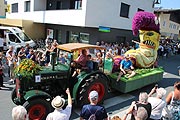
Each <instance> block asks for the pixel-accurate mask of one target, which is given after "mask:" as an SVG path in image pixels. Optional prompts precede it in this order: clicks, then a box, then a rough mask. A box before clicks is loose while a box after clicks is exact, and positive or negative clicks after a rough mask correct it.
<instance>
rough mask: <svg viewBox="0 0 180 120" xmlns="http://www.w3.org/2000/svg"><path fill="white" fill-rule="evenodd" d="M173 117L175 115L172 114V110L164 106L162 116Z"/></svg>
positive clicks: (168, 118) (164, 117)
mask: <svg viewBox="0 0 180 120" xmlns="http://www.w3.org/2000/svg"><path fill="white" fill-rule="evenodd" d="M172 117H173V115H172V114H171V111H170V110H169V109H168V108H167V106H166V107H164V108H163V110H162V118H163V119H167V120H171V119H172Z"/></svg>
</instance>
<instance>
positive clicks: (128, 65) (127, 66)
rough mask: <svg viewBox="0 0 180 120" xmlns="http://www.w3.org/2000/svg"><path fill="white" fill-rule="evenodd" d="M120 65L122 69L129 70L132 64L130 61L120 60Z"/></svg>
mask: <svg viewBox="0 0 180 120" xmlns="http://www.w3.org/2000/svg"><path fill="white" fill-rule="evenodd" d="M120 64H121V65H122V66H123V69H130V67H131V66H132V62H131V61H130V60H128V61H126V60H122V61H121V63H120Z"/></svg>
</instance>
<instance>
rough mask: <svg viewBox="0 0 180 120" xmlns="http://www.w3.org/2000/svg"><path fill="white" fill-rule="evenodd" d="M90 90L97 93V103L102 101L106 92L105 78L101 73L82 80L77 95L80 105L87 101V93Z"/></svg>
mask: <svg viewBox="0 0 180 120" xmlns="http://www.w3.org/2000/svg"><path fill="white" fill-rule="evenodd" d="M92 90H95V91H97V92H98V94H99V98H98V103H103V101H104V99H105V95H107V92H108V86H107V80H106V78H105V77H104V76H103V75H99V74H96V75H94V76H91V77H90V78H89V79H86V80H84V81H83V82H82V84H81V86H80V87H79V91H78V95H77V96H78V98H77V100H78V105H79V106H80V107H82V106H83V105H84V104H87V103H89V100H88V95H89V93H90V92H91V91H92Z"/></svg>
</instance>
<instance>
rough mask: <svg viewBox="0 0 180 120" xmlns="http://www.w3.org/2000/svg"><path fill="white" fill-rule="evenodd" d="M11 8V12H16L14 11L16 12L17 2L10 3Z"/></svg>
mask: <svg viewBox="0 0 180 120" xmlns="http://www.w3.org/2000/svg"><path fill="white" fill-rule="evenodd" d="M11 10H12V13H16V12H18V3H14V4H12V8H11Z"/></svg>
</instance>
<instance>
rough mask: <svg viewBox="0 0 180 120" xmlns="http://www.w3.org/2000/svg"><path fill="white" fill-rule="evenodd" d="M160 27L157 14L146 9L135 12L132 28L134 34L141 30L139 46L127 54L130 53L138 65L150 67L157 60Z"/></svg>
mask: <svg viewBox="0 0 180 120" xmlns="http://www.w3.org/2000/svg"><path fill="white" fill-rule="evenodd" d="M159 27H160V26H159V22H158V19H157V17H156V16H155V14H153V13H150V12H144V11H140V12H137V13H136V14H135V16H134V18H133V21H132V30H133V34H134V35H137V34H138V32H139V38H140V43H138V44H139V48H138V49H136V50H129V51H127V52H126V53H125V54H129V55H130V57H131V58H132V60H133V61H134V65H135V66H136V67H139V68H148V67H151V66H152V65H154V63H155V62H156V59H157V50H158V47H159V39H160V32H159V30H160V28H159Z"/></svg>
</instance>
